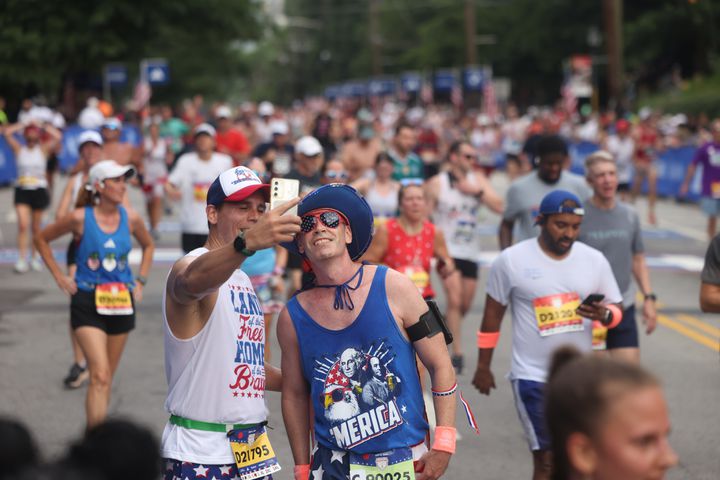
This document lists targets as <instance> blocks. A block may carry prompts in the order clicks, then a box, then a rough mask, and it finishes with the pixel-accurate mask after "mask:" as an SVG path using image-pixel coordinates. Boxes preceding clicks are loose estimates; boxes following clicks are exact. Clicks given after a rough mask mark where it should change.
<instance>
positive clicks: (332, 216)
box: [300, 210, 346, 233]
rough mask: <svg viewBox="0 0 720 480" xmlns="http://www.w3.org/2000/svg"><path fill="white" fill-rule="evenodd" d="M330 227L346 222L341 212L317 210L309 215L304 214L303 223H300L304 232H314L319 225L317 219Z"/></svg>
mask: <svg viewBox="0 0 720 480" xmlns="http://www.w3.org/2000/svg"><path fill="white" fill-rule="evenodd" d="M318 218H319V219H320V221H321V222H322V223H323V225H325V226H326V227H328V228H337V227H338V226H339V225H340V223H346V222H345V220H343V218H342V217H341V216H340V214H339V213H338V212H336V211H334V210H324V211H321V212H315V213H312V214H309V215H303V217H302V218H301V220H302V223H301V224H300V231H301V232H303V233H308V232H312V231H313V230H314V229H315V225H317V219H318Z"/></svg>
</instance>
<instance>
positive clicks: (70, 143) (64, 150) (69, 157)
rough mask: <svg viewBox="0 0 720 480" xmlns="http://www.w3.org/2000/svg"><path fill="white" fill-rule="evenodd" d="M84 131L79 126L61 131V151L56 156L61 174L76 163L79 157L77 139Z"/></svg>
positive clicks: (72, 126)
mask: <svg viewBox="0 0 720 480" xmlns="http://www.w3.org/2000/svg"><path fill="white" fill-rule="evenodd" d="M84 131H85V129H84V128H82V127H81V126H80V125H69V126H68V127H67V128H65V130H63V137H62V143H61V149H60V154H59V155H58V162H59V164H60V170H62V171H63V172H67V171H69V170H70V169H71V168H72V167H74V166H75V164H76V163H77V161H78V158H79V157H80V153H79V152H78V147H79V145H78V137H79V136H80V134H81V133H82V132H84Z"/></svg>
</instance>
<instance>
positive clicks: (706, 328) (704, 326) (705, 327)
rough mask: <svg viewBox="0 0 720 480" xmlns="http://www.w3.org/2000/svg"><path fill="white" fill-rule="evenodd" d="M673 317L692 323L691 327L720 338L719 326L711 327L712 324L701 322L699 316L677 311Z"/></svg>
mask: <svg viewBox="0 0 720 480" xmlns="http://www.w3.org/2000/svg"><path fill="white" fill-rule="evenodd" d="M675 318H677V319H678V320H680V321H682V322H685V323H687V324H689V325H692V326H693V327H695V328H697V329H698V330H702V331H703V332H705V333H707V334H709V335H712V336H713V337H716V338H719V339H720V328H717V327H713V326H712V325H710V324H708V323H706V322H703V321H702V320H700V319H699V318H696V317H693V316H692V315H687V314H684V313H679V314H677V315H675Z"/></svg>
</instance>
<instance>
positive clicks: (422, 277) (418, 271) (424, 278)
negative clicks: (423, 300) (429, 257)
mask: <svg viewBox="0 0 720 480" xmlns="http://www.w3.org/2000/svg"><path fill="white" fill-rule="evenodd" d="M398 271H399V272H401V273H403V274H405V276H406V277H408V278H409V279H410V280H412V282H413V283H414V284H415V286H416V287H417V288H418V290H419V291H420V293H423V292H424V291H425V288H426V287H427V286H428V285H429V284H430V275H429V274H428V272H426V271H425V270H423V268H422V267H418V266H417V265H406V266H404V267H400V268H399V269H398Z"/></svg>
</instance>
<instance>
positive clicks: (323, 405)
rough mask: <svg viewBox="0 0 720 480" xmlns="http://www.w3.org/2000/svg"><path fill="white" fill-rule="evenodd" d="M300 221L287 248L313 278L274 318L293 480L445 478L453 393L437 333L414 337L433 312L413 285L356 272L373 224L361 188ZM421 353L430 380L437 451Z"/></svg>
mask: <svg viewBox="0 0 720 480" xmlns="http://www.w3.org/2000/svg"><path fill="white" fill-rule="evenodd" d="M298 214H299V215H300V217H301V220H302V224H301V232H300V233H299V234H298V235H297V236H296V237H295V240H294V241H293V242H288V243H283V244H282V245H283V246H284V247H286V248H287V249H288V250H290V251H292V252H297V253H299V254H300V255H302V256H303V257H304V258H305V260H306V264H307V265H309V266H310V268H311V269H312V273H313V275H314V277H315V279H314V281H313V282H312V284H310V285H307V286H306V287H305V288H304V289H303V290H302V291H301V292H299V293H298V294H296V295H295V296H294V297H293V298H291V299H290V301H289V302H288V304H287V306H286V308H285V309H284V310H283V311H282V313H281V314H280V318H279V320H278V339H279V341H280V347H281V349H282V363H281V365H282V368H281V369H282V371H283V385H282V409H283V418H284V421H285V427H286V429H287V432H288V437H289V440H290V446H291V448H292V451H293V458H294V460H295V464H296V466H295V479H303V480H307V479H308V478H312V479H313V480H315V479H322V480H335V479H338V480H339V479H342V480H344V479H346V478H385V475H387V474H390V475H391V476H392V478H403V479H413V478H418V479H422V480H425V479H435V478H439V477H440V476H441V475H442V474H443V473H444V472H445V469H446V468H447V466H448V463H449V461H450V455H451V454H452V453H454V450H455V428H454V423H455V396H454V393H455V389H456V383H455V371H454V369H453V367H452V364H451V362H450V356H449V354H448V351H447V348H446V347H445V344H444V341H443V335H434V333H437V332H438V331H439V330H436V331H432V332H427V334H422V335H417V334H416V330H417V329H418V327H422V326H423V325H424V324H425V323H424V322H426V321H429V318H430V315H432V314H431V313H430V312H429V311H428V306H427V305H426V304H425V302H424V300H423V299H422V297H421V296H420V294H419V292H418V290H417V287H416V286H415V285H414V284H413V283H412V281H411V280H410V279H409V278H407V277H406V276H405V275H403V274H400V273H398V272H396V271H394V270H390V269H388V268H386V267H382V266H375V265H364V264H362V263H360V262H358V259H359V258H360V257H361V256H362V255H363V253H364V252H365V251H366V250H367V248H368V246H369V244H370V241H371V240H372V224H373V216H372V212H371V210H370V207H369V206H368V204H367V203H366V202H365V200H364V199H363V198H362V197H361V196H360V195H359V194H358V193H357V192H356V191H355V189H353V188H352V187H350V186H347V185H341V184H329V185H325V186H323V187H321V188H319V189H317V190H315V191H314V192H312V193H310V194H309V195H307V196H306V197H305V198H304V199H303V200H302V201H301V202H300V204H299V205H298ZM434 325H437V323H435V324H434ZM410 332H412V333H410ZM411 339H412V340H411ZM416 354H417V355H418V356H419V358H420V360H421V361H422V362H423V364H424V365H425V367H426V368H427V369H428V371H429V372H430V377H431V379H432V388H433V395H434V399H433V400H434V406H435V412H436V422H437V428H436V430H435V435H434V436H435V439H434V443H433V445H432V448H431V449H430V450H428V448H427V446H426V444H425V440H426V437H427V434H428V423H427V421H426V416H425V405H424V403H423V398H422V389H421V387H420V381H419V378H418V374H417V365H416V363H415V358H416V357H415V355H416ZM311 406H312V411H313V412H314V420H313V427H314V438H315V440H316V445H315V446H314V448H313V449H312V458H311V447H310V443H309V440H308V439H309V435H308V434H309V432H310V425H311V424H310V419H309V418H308V413H307V412H308V411H309V408H310V407H311ZM415 472H422V473H420V474H419V475H418V476H417V477H416V476H415ZM378 475H383V476H380V477H378ZM348 476H349V477H348Z"/></svg>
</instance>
